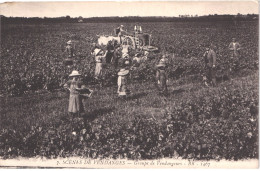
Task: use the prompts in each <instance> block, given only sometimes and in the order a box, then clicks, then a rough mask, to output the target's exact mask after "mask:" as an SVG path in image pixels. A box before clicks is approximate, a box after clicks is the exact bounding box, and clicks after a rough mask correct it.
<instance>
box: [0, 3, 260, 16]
mask: <svg viewBox="0 0 260 171" xmlns="http://www.w3.org/2000/svg"><path fill="white" fill-rule="evenodd" d="M0 2H2V3H1V4H0V14H2V15H5V16H14V17H61V16H66V15H69V16H71V17H79V16H82V17H102V16H176V17H178V16H179V15H185V14H188V15H195V14H198V15H199V16H201V15H208V14H237V13H241V14H248V13H249V14H252V13H254V14H258V13H259V12H258V1H257V0H252V1H241V0H240V1H149V2H148V1H142V2H141V1H124V2H122V1H102V2H100V1H95V2H93V1H92V2H86V1H85V2H82V1H79V2H68V1H67V2H66V1H63V2H57V1H56V2H51V1H49V2H16V3H3V1H0Z"/></svg>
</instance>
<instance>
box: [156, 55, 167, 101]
mask: <svg viewBox="0 0 260 171" xmlns="http://www.w3.org/2000/svg"><path fill="white" fill-rule="evenodd" d="M166 64H167V61H166V59H165V55H164V56H163V58H162V59H161V60H160V61H159V64H158V65H156V82H157V88H158V90H159V93H160V94H161V95H165V96H166V95H167V93H168V89H167V80H168V76H167V73H166V67H167V65H166Z"/></svg>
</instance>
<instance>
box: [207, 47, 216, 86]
mask: <svg viewBox="0 0 260 171" xmlns="http://www.w3.org/2000/svg"><path fill="white" fill-rule="evenodd" d="M215 48H216V47H215V45H213V44H211V45H210V48H209V52H208V54H207V65H206V73H207V74H206V75H207V79H208V80H209V81H210V82H212V86H213V87H215V86H216V71H215V67H216V58H217V57H216V56H217V55H216V52H215Z"/></svg>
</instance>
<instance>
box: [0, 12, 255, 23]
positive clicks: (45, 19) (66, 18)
mask: <svg viewBox="0 0 260 171" xmlns="http://www.w3.org/2000/svg"><path fill="white" fill-rule="evenodd" d="M258 17H259V15H258V14H247V15H241V14H237V15H217V14H215V15H206V16H197V15H194V16H192V15H179V17H154V16H151V17H139V16H129V17H91V18H83V17H81V16H79V17H74V18H73V17H70V16H69V15H67V16H63V17H55V18H50V17H43V18H40V17H29V18H28V17H6V16H4V15H0V21H1V23H6V24H8V23H17V24H18V23H111V22H113V23H117V22H118V23H122V22H124V23H125V22H185V21H187V22H192V21H194V22H211V21H214V22H215V21H253V20H258Z"/></svg>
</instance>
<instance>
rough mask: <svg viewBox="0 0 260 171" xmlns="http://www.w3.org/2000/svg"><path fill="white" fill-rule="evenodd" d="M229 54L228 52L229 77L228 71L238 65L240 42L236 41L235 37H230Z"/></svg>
mask: <svg viewBox="0 0 260 171" xmlns="http://www.w3.org/2000/svg"><path fill="white" fill-rule="evenodd" d="M228 48H229V50H230V52H231V54H230V56H231V57H230V61H229V64H230V65H229V74H228V75H229V77H230V72H231V71H232V70H234V69H235V68H236V67H237V66H238V62H239V57H240V49H241V46H240V44H239V43H238V42H237V41H236V38H232V42H231V43H230V44H229V46H228Z"/></svg>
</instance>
